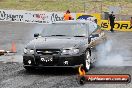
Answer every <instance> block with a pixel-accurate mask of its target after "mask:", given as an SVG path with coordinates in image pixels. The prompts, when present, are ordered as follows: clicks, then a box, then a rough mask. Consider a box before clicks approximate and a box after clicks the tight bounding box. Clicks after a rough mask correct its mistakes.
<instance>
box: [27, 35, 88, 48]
mask: <svg viewBox="0 0 132 88" xmlns="http://www.w3.org/2000/svg"><path fill="white" fill-rule="evenodd" d="M82 43H83V44H86V43H87V38H84V37H71V38H67V37H63V38H62V37H61V38H60V37H46V38H43V37H41V38H37V39H34V40H32V41H30V42H29V43H28V44H27V46H26V48H29V49H63V48H72V47H75V48H76V47H78V46H79V45H81V44H82Z"/></svg>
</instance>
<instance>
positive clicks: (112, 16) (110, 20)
mask: <svg viewBox="0 0 132 88" xmlns="http://www.w3.org/2000/svg"><path fill="white" fill-rule="evenodd" d="M114 21H115V15H114V14H113V12H111V14H110V15H109V18H108V23H109V22H110V26H111V29H110V31H111V32H114V30H113V28H114V24H115V23H114Z"/></svg>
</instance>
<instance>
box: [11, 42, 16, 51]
mask: <svg viewBox="0 0 132 88" xmlns="http://www.w3.org/2000/svg"><path fill="white" fill-rule="evenodd" d="M11 52H12V53H16V44H15V42H12V46H11Z"/></svg>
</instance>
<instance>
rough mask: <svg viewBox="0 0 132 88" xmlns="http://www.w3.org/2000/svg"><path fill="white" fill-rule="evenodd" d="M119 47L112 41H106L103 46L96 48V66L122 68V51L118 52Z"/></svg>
mask: <svg viewBox="0 0 132 88" xmlns="http://www.w3.org/2000/svg"><path fill="white" fill-rule="evenodd" d="M120 47H121V45H120V44H119V43H118V42H116V41H114V40H107V41H106V43H105V44H101V45H99V46H98V47H97V57H98V59H97V62H96V64H95V65H96V66H124V58H123V53H122V51H118V50H119V48H120Z"/></svg>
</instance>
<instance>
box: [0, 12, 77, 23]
mask: <svg viewBox="0 0 132 88" xmlns="http://www.w3.org/2000/svg"><path fill="white" fill-rule="evenodd" d="M71 15H72V17H73V18H74V19H76V13H71ZM63 16H64V13H63V12H44V11H25V10H0V21H11V22H26V23H51V22H55V21H62V20H63Z"/></svg>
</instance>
